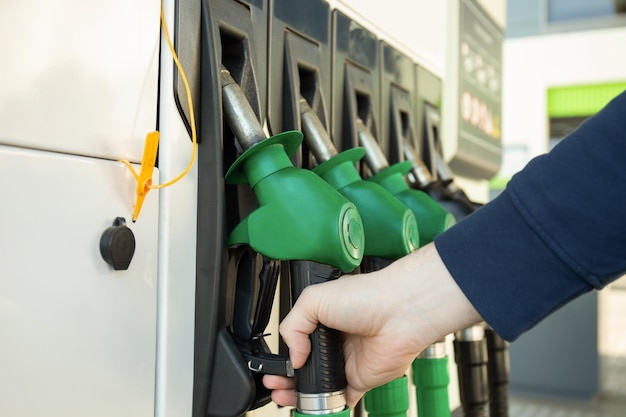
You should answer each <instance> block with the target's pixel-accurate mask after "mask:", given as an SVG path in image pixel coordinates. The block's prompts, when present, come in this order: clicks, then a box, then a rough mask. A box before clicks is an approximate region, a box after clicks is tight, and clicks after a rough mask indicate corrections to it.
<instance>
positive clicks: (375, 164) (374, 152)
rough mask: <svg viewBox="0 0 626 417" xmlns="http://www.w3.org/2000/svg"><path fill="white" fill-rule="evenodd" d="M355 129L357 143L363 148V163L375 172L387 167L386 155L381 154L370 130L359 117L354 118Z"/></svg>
mask: <svg viewBox="0 0 626 417" xmlns="http://www.w3.org/2000/svg"><path fill="white" fill-rule="evenodd" d="M356 129H357V132H358V135H359V144H360V145H361V146H362V147H364V148H365V163H366V164H367V166H368V167H369V168H370V170H371V171H372V173H374V174H377V173H379V172H380V171H382V170H383V169H385V168H388V167H389V162H387V157H385V154H383V151H382V150H381V149H380V145H379V144H378V142H377V141H376V138H375V137H374V135H372V132H370V130H369V129H368V128H367V126H365V123H363V120H361V119H360V118H358V119H356Z"/></svg>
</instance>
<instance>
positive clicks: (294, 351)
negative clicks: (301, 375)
mask: <svg viewBox="0 0 626 417" xmlns="http://www.w3.org/2000/svg"><path fill="white" fill-rule="evenodd" d="M310 294H311V289H310V288H306V289H305V290H304V291H303V292H302V294H301V295H300V297H299V298H298V301H297V302H296V304H295V305H294V306H293V308H292V309H291V311H290V312H289V314H287V316H286V317H285V318H284V319H283V321H282V322H281V323H280V334H281V336H282V337H283V340H284V342H285V343H286V344H287V346H289V357H290V359H291V362H292V364H293V367H294V368H296V369H299V368H301V367H302V366H303V365H304V363H305V362H306V359H307V357H308V356H309V353H310V352H311V341H310V340H309V335H310V334H311V333H313V331H315V329H316V328H317V324H318V321H319V320H318V317H317V303H316V302H315V298H314V296H311V295H310Z"/></svg>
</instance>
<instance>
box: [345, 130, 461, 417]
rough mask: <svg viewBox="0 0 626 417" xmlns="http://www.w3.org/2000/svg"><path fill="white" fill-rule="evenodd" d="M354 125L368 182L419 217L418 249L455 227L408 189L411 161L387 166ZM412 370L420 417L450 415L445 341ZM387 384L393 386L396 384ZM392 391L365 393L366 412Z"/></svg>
mask: <svg viewBox="0 0 626 417" xmlns="http://www.w3.org/2000/svg"><path fill="white" fill-rule="evenodd" d="M356 124H357V130H358V133H359V142H360V144H361V145H362V146H363V147H365V149H366V150H367V153H366V157H365V161H366V164H367V165H368V167H369V169H370V170H371V171H372V173H373V176H372V177H371V178H370V180H371V181H373V182H376V183H379V184H381V185H382V186H383V187H385V188H386V189H387V190H389V191H390V192H391V193H392V194H394V195H395V196H396V197H398V199H400V201H402V202H404V203H405V204H407V206H409V207H410V208H411V209H412V210H413V212H414V213H415V215H416V217H417V218H418V227H419V228H423V229H424V233H420V246H423V245H426V244H428V243H430V242H431V241H432V240H433V239H434V237H435V236H436V235H437V234H439V233H441V232H443V231H444V230H446V229H447V228H449V227H451V226H452V225H453V224H454V217H453V216H452V215H451V214H450V213H448V212H447V211H445V210H444V209H443V208H442V207H441V206H440V205H439V204H437V203H436V202H435V201H434V200H433V199H432V198H431V197H430V196H428V195H427V194H426V193H424V192H422V191H420V190H414V189H411V188H410V187H409V184H408V183H407V181H406V179H405V174H407V173H408V171H409V170H410V169H411V166H412V162H411V161H404V162H399V163H396V164H393V165H391V166H389V163H388V162H387V159H386V157H385V155H384V154H383V153H382V150H381V149H380V147H379V145H378V143H377V142H376V139H375V138H374V137H373V135H372V134H371V132H370V131H369V129H368V128H367V126H366V125H365V123H363V121H362V120H361V119H357V121H356ZM420 230H421V229H420ZM412 371H413V382H414V384H415V387H416V394H417V409H418V415H420V416H422V417H424V416H427V417H431V416H434V417H443V416H450V404H449V399H448V384H449V376H448V357H447V354H446V349H445V343H444V341H443V340H441V341H438V342H436V343H434V344H432V345H431V346H429V347H427V348H426V349H425V350H424V351H423V352H422V353H421V354H420V356H419V357H418V358H417V359H416V360H415V361H414V363H413V366H412ZM390 384H396V381H392V382H391V383H390ZM392 388H393V387H392V386H390V385H384V386H382V387H379V388H376V389H374V390H372V391H371V392H370V393H367V394H366V408H368V411H369V407H367V404H368V397H369V398H376V397H379V396H381V391H391V390H392Z"/></svg>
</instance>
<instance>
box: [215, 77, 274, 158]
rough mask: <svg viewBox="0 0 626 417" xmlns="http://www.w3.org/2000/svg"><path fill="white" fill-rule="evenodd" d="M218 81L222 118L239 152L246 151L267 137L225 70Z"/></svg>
mask: <svg viewBox="0 0 626 417" xmlns="http://www.w3.org/2000/svg"><path fill="white" fill-rule="evenodd" d="M220 80H221V84H222V108H223V112H224V116H225V117H226V121H227V122H228V125H229V126H230V129H231V130H232V131H233V133H234V134H235V139H236V140H237V143H238V144H239V146H240V147H241V150H242V151H246V150H248V149H250V148H251V147H253V146H254V145H256V144H257V143H259V142H261V141H262V140H264V139H266V138H267V135H266V134H265V132H264V131H263V127H262V125H261V123H260V122H259V119H258V118H257V115H256V113H255V112H254V110H253V109H252V106H250V103H249V102H248V99H247V98H246V96H245V95H244V93H243V91H242V90H241V87H240V86H239V84H237V82H236V81H235V80H234V79H233V77H232V76H231V75H230V72H229V71H228V70H227V69H226V68H222V70H221V71H220Z"/></svg>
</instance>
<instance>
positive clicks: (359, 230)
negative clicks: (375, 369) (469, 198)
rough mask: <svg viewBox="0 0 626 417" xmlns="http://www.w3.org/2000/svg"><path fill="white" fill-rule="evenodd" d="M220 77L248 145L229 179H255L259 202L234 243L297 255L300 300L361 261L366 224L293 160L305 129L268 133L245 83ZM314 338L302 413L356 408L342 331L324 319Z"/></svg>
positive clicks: (274, 255) (235, 125) (237, 130)
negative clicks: (349, 396) (349, 397)
mask: <svg viewBox="0 0 626 417" xmlns="http://www.w3.org/2000/svg"><path fill="white" fill-rule="evenodd" d="M220 76H221V86H222V100H223V109H224V110H223V112H224V116H225V119H226V121H227V123H228V124H229V126H230V127H231V129H232V130H233V133H234V134H235V137H236V141H237V143H238V145H239V147H240V148H241V151H242V152H243V153H242V154H241V155H240V156H239V157H238V158H237V160H236V161H235V162H234V163H233V165H232V166H231V167H230V169H229V170H228V172H227V173H226V176H225V180H226V181H227V182H228V183H245V182H247V183H249V184H250V186H251V187H252V189H253V191H254V193H255V195H256V197H257V199H258V202H259V208H257V209H256V210H254V211H253V212H252V213H250V214H249V215H248V216H247V217H246V218H244V219H243V221H241V223H240V224H238V225H237V226H236V227H235V228H234V229H233V231H232V232H231V234H230V235H229V236H228V244H229V245H231V246H233V245H249V246H250V247H251V248H252V249H253V250H255V251H256V252H258V253H260V254H262V255H263V256H265V257H267V258H270V259H276V260H289V261H290V262H289V264H290V276H291V288H292V298H293V300H294V301H295V300H296V299H297V298H298V296H299V295H300V293H301V292H302V291H303V290H304V288H305V287H306V286H308V285H312V284H316V283H319V282H324V281H328V280H331V279H336V278H338V277H339V275H340V274H341V272H349V271H352V270H353V269H354V268H356V267H357V266H358V265H359V264H360V262H361V259H362V255H363V250H364V234H363V223H362V221H361V217H360V215H359V212H358V211H357V209H356V207H355V206H354V204H352V203H350V202H349V201H347V200H346V199H345V198H344V197H343V196H341V195H340V194H339V193H337V192H336V191H335V190H333V189H332V188H331V187H330V186H329V185H328V184H327V183H325V182H324V181H323V180H322V179H321V178H319V177H318V176H317V175H315V174H313V173H312V172H309V171H307V170H302V169H298V168H295V167H294V166H293V164H292V163H291V160H290V159H289V154H291V153H293V152H294V151H295V150H296V149H297V148H298V147H299V145H300V143H301V141H302V134H301V133H300V132H297V131H291V132H284V133H282V134H278V135H275V136H272V137H270V138H267V137H266V135H265V133H264V131H263V129H262V127H261V125H260V123H259V121H258V119H257V117H256V115H255V114H254V111H253V110H252V108H251V107H250V106H249V104H248V102H247V101H246V99H245V96H244V94H243V93H242V91H241V87H240V86H239V85H238V84H237V83H236V82H235V80H234V79H233V78H232V77H231V76H230V73H229V72H228V70H226V69H225V68H222V70H221V74H220ZM272 275H275V274H272ZM253 336H254V337H259V335H253ZM311 345H312V351H311V355H310V357H309V359H308V360H307V363H306V364H305V365H304V367H303V368H301V369H298V370H296V371H295V377H296V391H297V409H296V415H318V414H325V415H342V416H344V415H345V416H347V415H349V409H348V408H347V407H346V401H345V386H346V381H345V375H344V362H343V356H342V350H341V340H340V334H339V332H337V331H335V330H332V329H328V328H326V327H324V326H322V325H320V326H318V328H317V329H316V331H315V332H314V333H313V335H311ZM250 353H251V354H255V353H256V352H250ZM263 365H264V362H263V357H262V355H258V366H257V367H256V368H255V369H252V367H250V363H249V367H250V368H251V370H252V371H257V372H264V370H265V369H264V366H263Z"/></svg>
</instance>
